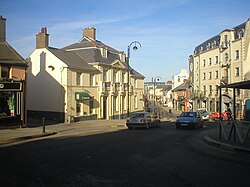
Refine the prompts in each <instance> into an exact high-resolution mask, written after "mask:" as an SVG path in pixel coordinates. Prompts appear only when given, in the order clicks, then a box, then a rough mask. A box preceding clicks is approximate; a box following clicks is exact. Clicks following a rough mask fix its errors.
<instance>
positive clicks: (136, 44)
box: [126, 41, 141, 117]
mask: <svg viewBox="0 0 250 187" xmlns="http://www.w3.org/2000/svg"><path fill="white" fill-rule="evenodd" d="M132 45H133V50H134V51H137V50H138V47H140V48H141V44H140V42H138V41H133V42H131V43H130V44H129V46H128V53H127V54H128V57H127V59H126V60H127V65H128V69H127V75H128V77H127V81H128V86H127V97H128V98H127V102H128V103H127V117H129V84H130V83H129V77H130V76H129V70H130V68H129V58H130V47H131V46H132Z"/></svg>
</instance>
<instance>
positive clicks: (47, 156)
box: [0, 122, 250, 187]
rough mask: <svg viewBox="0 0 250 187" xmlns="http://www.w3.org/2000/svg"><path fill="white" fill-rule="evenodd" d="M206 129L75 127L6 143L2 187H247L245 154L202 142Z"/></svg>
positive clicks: (249, 165) (0, 152) (1, 151)
mask: <svg viewBox="0 0 250 187" xmlns="http://www.w3.org/2000/svg"><path fill="white" fill-rule="evenodd" d="M96 128H98V127H96ZM211 128H216V127H215V124H214V123H211V122H207V123H206V124H205V127H204V128H203V129H199V130H187V129H182V130H176V129H175V124H174V123H173V122H168V123H162V125H161V127H160V128H152V129H149V130H142V129H136V130H128V129H127V128H126V127H118V128H111V127H109V126H107V127H105V128H103V127H102V130H100V131H96V133H95V134H90V133H87V134H86V133H85V132H84V131H82V132H81V128H76V129H75V130H74V129H72V131H70V132H68V133H65V134H63V132H61V133H60V132H59V133H58V134H57V135H55V136H51V137H46V138H41V139H38V140H32V141H24V142H22V143H18V144H10V145H8V146H4V147H2V148H0V160H1V167H0V176H1V186H3V187H5V186H25V187H28V186H32V187H34V186H46V187H47V186H129V187H130V186H148V187H149V186H249V184H250V181H249V170H250V156H249V155H247V154H244V153H236V152H230V151H226V150H221V149H218V148H216V147H213V146H210V145H208V144H206V143H205V142H203V140H202V138H201V136H202V135H203V134H204V133H205V132H206V131H207V130H209V129H211ZM83 129H84V128H83ZM105 129H106V130H105Z"/></svg>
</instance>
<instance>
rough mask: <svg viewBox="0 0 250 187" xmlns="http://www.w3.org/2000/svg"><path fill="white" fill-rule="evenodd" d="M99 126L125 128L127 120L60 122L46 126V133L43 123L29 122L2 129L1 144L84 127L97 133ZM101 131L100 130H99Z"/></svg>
mask: <svg viewBox="0 0 250 187" xmlns="http://www.w3.org/2000/svg"><path fill="white" fill-rule="evenodd" d="M99 127H102V129H103V128H110V129H111V128H123V127H124V128H125V120H124V119H123V120H89V121H82V122H77V123H58V124H51V123H50V124H49V125H46V126H45V133H43V127H42V125H41V123H40V124H39V123H37V122H35V123H33V124H28V127H25V128H20V127H17V126H16V128H9V129H1V130H0V145H1V144H6V143H12V142H18V141H23V140H28V139H34V138H41V137H45V136H51V135H56V134H57V133H60V134H64V135H70V133H72V132H73V131H77V132H78V133H79V132H80V131H81V130H82V129H83V128H84V132H86V133H89V134H91V133H96V132H97V131H98V130H96V129H99ZM99 132H100V130H99Z"/></svg>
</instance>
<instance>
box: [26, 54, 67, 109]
mask: <svg viewBox="0 0 250 187" xmlns="http://www.w3.org/2000/svg"><path fill="white" fill-rule="evenodd" d="M28 62H29V68H28V80H27V82H28V93H27V96H28V97H27V109H28V110H36V111H52V112H64V102H65V101H64V95H65V89H64V87H63V86H61V85H66V79H67V76H66V75H67V71H66V69H63V67H66V64H64V63H63V62H62V61H61V60H59V59H58V58H56V57H55V56H54V55H53V54H51V53H50V52H49V51H48V50H47V49H36V50H35V51H34V52H33V53H32V54H31V55H30V56H29V58H28ZM50 65H51V66H53V67H54V70H52V68H49V67H48V66H50ZM63 74H64V75H63ZM62 77H64V79H62Z"/></svg>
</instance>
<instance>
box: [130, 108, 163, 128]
mask: <svg viewBox="0 0 250 187" xmlns="http://www.w3.org/2000/svg"><path fill="white" fill-rule="evenodd" d="M126 125H127V127H128V128H129V129H132V128H145V129H149V128H150V127H160V119H159V118H158V117H157V116H155V115H151V114H150V113H148V112H137V113H134V114H132V115H131V116H130V117H129V118H127V120H126Z"/></svg>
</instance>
